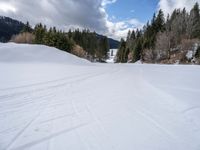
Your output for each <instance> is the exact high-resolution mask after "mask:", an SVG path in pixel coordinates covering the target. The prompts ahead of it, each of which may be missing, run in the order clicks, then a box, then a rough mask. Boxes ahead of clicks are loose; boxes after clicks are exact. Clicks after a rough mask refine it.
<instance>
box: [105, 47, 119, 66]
mask: <svg viewBox="0 0 200 150" xmlns="http://www.w3.org/2000/svg"><path fill="white" fill-rule="evenodd" d="M117 51H118V49H110V50H109V52H108V59H107V60H106V62H107V63H114V62H115V57H116V55H117Z"/></svg>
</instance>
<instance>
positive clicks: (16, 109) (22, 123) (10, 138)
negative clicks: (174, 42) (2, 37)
mask: <svg viewBox="0 0 200 150" xmlns="http://www.w3.org/2000/svg"><path fill="white" fill-rule="evenodd" d="M199 77H200V67H199V66H178V65H177V66H176V65H174V66H167V65H166V66H165V65H163V66H161V65H140V64H133V65H128V64H126V65H123V64H91V63H89V62H87V61H85V60H82V59H80V58H77V57H75V56H72V55H70V54H67V53H65V52H62V51H59V50H57V49H55V48H49V47H45V46H37V45H36V46H33V45H16V44H12V43H10V44H0V150H200V84H199V83H200V80H199V79H200V78H199Z"/></svg>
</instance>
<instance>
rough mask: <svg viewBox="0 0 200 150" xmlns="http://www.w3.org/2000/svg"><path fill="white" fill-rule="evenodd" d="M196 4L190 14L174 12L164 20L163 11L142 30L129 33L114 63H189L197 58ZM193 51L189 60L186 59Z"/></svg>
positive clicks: (199, 35)
mask: <svg viewBox="0 0 200 150" xmlns="http://www.w3.org/2000/svg"><path fill="white" fill-rule="evenodd" d="M199 11H200V9H199V4H198V3H196V4H195V5H194V7H193V8H192V10H191V11H190V12H187V11H186V9H185V8H184V9H175V10H174V11H173V13H172V14H171V15H168V16H167V17H165V16H164V13H163V11H162V10H159V11H158V13H157V14H154V15H153V18H152V20H151V21H150V22H148V23H147V24H146V25H145V26H144V27H143V29H141V30H139V29H137V30H136V31H135V30H133V31H129V32H128V35H127V39H126V40H124V39H121V44H120V47H119V51H118V53H117V58H116V62H121V63H126V62H136V61H138V60H141V61H143V62H147V63H176V61H180V63H191V62H192V61H197V59H199V57H200V48H199V46H200V13H199ZM190 50H191V51H192V56H190V57H189V56H188V58H187V55H188V53H189V51H190Z"/></svg>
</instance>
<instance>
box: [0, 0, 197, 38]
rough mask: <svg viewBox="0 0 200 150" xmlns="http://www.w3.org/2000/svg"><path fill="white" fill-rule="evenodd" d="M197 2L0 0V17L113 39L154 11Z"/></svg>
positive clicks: (170, 9)
mask: <svg viewBox="0 0 200 150" xmlns="http://www.w3.org/2000/svg"><path fill="white" fill-rule="evenodd" d="M195 2H199V3H200V0H0V15H1V16H9V17H12V18H15V19H19V20H21V21H23V22H26V21H29V22H30V23H31V25H33V26H34V25H35V24H36V23H39V22H42V23H44V24H47V25H48V26H57V27H58V28H60V29H65V30H68V29H69V28H89V29H90V30H92V31H93V30H95V31H96V32H98V33H100V34H105V35H107V36H109V37H112V38H114V39H120V38H121V37H125V36H126V34H127V31H128V30H129V29H133V28H141V27H142V26H143V25H144V23H146V22H147V21H148V20H149V19H151V18H152V15H153V13H154V12H156V11H157V10H158V9H160V8H161V9H163V10H164V12H165V13H166V14H167V13H171V12H172V10H173V9H175V8H183V7H186V8H187V10H189V9H191V7H192V6H193V5H194V3H195Z"/></svg>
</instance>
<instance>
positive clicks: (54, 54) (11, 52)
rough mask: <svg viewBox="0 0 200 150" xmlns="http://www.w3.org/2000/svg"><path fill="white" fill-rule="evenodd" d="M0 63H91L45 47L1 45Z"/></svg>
mask: <svg viewBox="0 0 200 150" xmlns="http://www.w3.org/2000/svg"><path fill="white" fill-rule="evenodd" d="M0 62H9V63H11V62H15V63H16V62H21V63H22V62H26V63H33V62H35V63H65V64H79V65H82V64H85V63H89V62H88V61H86V60H84V59H80V58H78V57H76V56H74V55H71V54H69V53H66V52H64V51H61V50H58V49H56V48H52V47H48V46H44V45H28V44H14V43H7V44H3V43H0Z"/></svg>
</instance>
